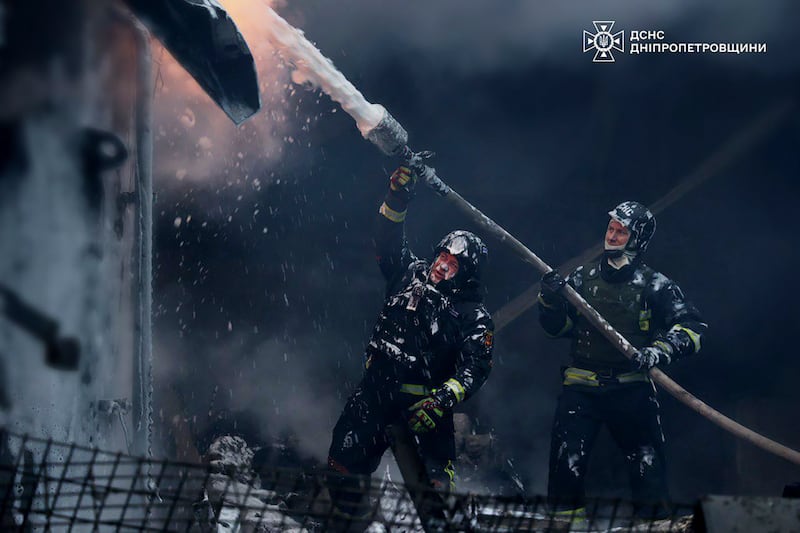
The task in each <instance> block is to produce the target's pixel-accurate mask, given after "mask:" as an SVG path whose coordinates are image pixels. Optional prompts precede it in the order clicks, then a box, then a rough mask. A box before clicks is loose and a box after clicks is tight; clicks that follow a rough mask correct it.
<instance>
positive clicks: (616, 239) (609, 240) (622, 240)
mask: <svg viewBox="0 0 800 533" xmlns="http://www.w3.org/2000/svg"><path fill="white" fill-rule="evenodd" d="M630 238H631V232H630V230H629V229H628V228H626V227H625V226H623V225H622V224H620V223H619V222H618V221H616V220H614V219H613V218H612V219H611V221H610V222H609V223H608V229H606V246H610V247H613V248H620V247H622V246H625V245H626V244H627V243H628V239H630Z"/></svg>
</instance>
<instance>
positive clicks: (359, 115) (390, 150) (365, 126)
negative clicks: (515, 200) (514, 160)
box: [265, 5, 800, 465]
mask: <svg viewBox="0 0 800 533" xmlns="http://www.w3.org/2000/svg"><path fill="white" fill-rule="evenodd" d="M265 16H266V17H267V18H268V20H269V23H270V24H269V27H270V28H269V30H270V33H269V35H268V36H267V37H268V38H269V40H270V42H271V43H272V45H273V46H274V47H275V48H276V50H277V51H278V53H279V54H280V56H281V57H282V58H283V60H284V61H285V62H287V63H288V64H289V65H290V66H291V67H292V68H293V69H294V70H293V72H292V80H293V81H294V82H295V83H310V84H312V85H313V86H315V87H317V88H319V89H321V90H322V91H323V92H325V93H326V94H327V95H328V96H330V97H331V99H332V100H334V101H336V102H338V103H339V104H340V105H341V106H342V109H343V110H344V111H345V112H347V113H348V114H349V115H350V116H351V117H353V119H354V120H355V121H356V125H357V126H358V129H359V131H360V132H361V135H362V136H363V137H364V138H365V139H367V140H369V141H370V142H372V143H373V144H374V145H376V146H377V147H378V148H379V149H380V150H381V151H382V152H383V153H384V154H386V155H388V156H392V157H398V158H402V159H404V160H406V161H407V162H408V164H409V166H411V167H412V168H413V169H414V172H415V173H416V174H417V175H418V177H419V178H420V179H422V180H423V181H424V182H425V183H426V184H427V185H428V186H429V187H430V188H431V189H433V190H434V191H435V192H436V193H437V194H439V195H440V196H442V197H443V198H445V199H446V200H448V201H449V202H450V203H451V204H453V205H455V206H456V207H457V208H458V209H459V210H460V211H462V212H463V213H464V214H466V215H467V217H468V218H469V219H470V220H472V221H473V222H475V223H477V224H478V225H479V226H481V227H482V228H483V229H484V230H486V231H487V232H488V233H490V234H492V235H493V236H494V237H495V238H497V239H498V240H499V241H500V242H502V243H505V244H506V245H508V246H510V247H511V248H512V249H513V250H514V251H515V252H516V253H517V255H519V256H520V257H521V258H522V259H523V260H524V261H526V262H528V263H530V264H531V265H533V267H534V268H536V270H538V271H539V272H540V273H541V274H544V273H546V272H549V271H550V270H552V269H551V268H550V266H549V265H547V263H545V262H544V261H542V260H541V259H540V258H539V257H538V256H537V255H536V254H534V253H533V252H532V251H531V250H529V249H528V248H527V247H526V246H525V245H524V244H522V243H521V242H520V241H518V240H517V239H516V238H515V237H514V236H513V235H511V234H510V233H508V232H507V231H506V230H505V229H503V228H502V227H501V226H499V225H498V224H497V223H495V222H494V221H493V220H491V219H490V218H489V217H487V216H486V215H484V214H483V213H482V212H480V211H479V210H478V209H477V208H475V207H474V206H473V205H472V204H470V203H469V202H467V201H466V200H465V199H464V198H463V197H461V195H459V194H458V193H457V192H456V191H454V190H453V189H452V188H450V187H449V186H448V185H447V184H446V183H444V182H443V181H442V180H441V179H440V178H439V177H438V176H437V175H436V170H435V169H434V168H432V167H430V166H428V165H426V164H425V160H426V159H427V158H428V157H429V156H430V153H429V152H414V151H413V150H411V148H409V146H408V132H406V130H405V129H404V128H403V126H402V125H401V124H400V123H399V122H397V120H395V119H394V118H393V117H392V116H391V115H390V114H389V112H388V111H387V110H386V109H385V108H384V107H383V106H381V105H379V104H372V103H370V102H368V101H367V100H366V99H365V98H364V96H363V95H362V94H361V93H360V92H359V91H358V90H357V89H356V88H355V87H354V86H353V85H352V84H351V83H350V82H349V81H347V79H346V78H345V77H344V75H342V73H341V72H339V71H338V70H336V68H335V67H334V66H333V63H332V62H331V61H330V60H329V59H327V58H326V57H324V56H323V55H322V54H321V53H320V51H319V50H317V49H316V48H315V47H314V45H312V44H311V43H310V42H309V41H308V40H307V39H306V38H305V36H304V35H303V32H301V31H300V30H298V29H296V28H293V27H292V26H291V25H289V24H288V23H287V22H286V21H285V20H283V19H282V18H281V17H280V16H279V15H278V14H277V13H275V12H274V11H273V10H272V9H271V8H269V7H268V6H266V5H265ZM561 292H562V294H563V295H564V297H565V298H566V299H567V300H568V301H569V302H570V303H571V304H572V305H574V306H575V307H576V308H578V310H579V311H580V312H581V313H583V314H584V315H585V316H586V317H587V319H588V320H589V321H590V322H591V323H592V324H593V325H594V326H595V327H596V328H597V329H598V330H599V331H600V332H601V333H602V334H603V336H605V337H606V338H607V339H608V340H609V341H610V342H611V343H612V344H613V345H614V346H616V347H617V348H618V349H619V350H620V351H621V352H622V353H623V354H625V356H626V357H628V358H629V359H630V358H631V357H633V355H634V354H635V353H636V348H635V347H634V346H632V345H631V344H630V343H629V342H628V341H627V340H626V339H625V338H624V337H623V336H622V335H620V334H619V332H617V331H616V330H615V329H614V328H613V327H612V326H611V325H610V324H609V323H608V322H607V321H606V320H605V319H604V318H603V317H602V316H601V315H600V314H599V313H597V311H595V310H594V309H593V308H592V307H591V306H589V304H587V303H586V301H585V300H584V299H583V298H582V297H581V296H580V295H579V294H578V293H577V292H575V290H574V289H572V287H570V286H569V285H567V286H565V287H563V289H562V290H561ZM650 376H651V377H652V378H653V381H655V382H656V383H658V384H659V385H660V386H661V387H662V388H664V389H666V390H667V392H669V393H670V394H672V395H673V396H674V397H675V398H677V399H678V400H680V401H681V402H683V403H684V404H686V405H688V406H689V407H691V408H692V409H694V410H695V411H697V412H698V413H700V414H701V415H703V416H704V417H706V418H708V419H709V420H711V421H712V422H714V423H715V424H717V425H719V426H720V427H722V428H723V429H725V430H726V431H729V432H730V433H733V434H734V435H736V436H737V437H740V438H743V439H745V440H747V441H749V442H751V443H752V444H755V445H756V446H759V447H760V448H762V449H764V450H766V451H768V452H770V453H773V454H775V455H778V456H779V457H782V458H784V459H786V460H787V461H790V462H792V463H795V464H797V465H800V452H797V451H795V450H792V449H790V448H788V447H786V446H784V445H782V444H780V443H778V442H775V441H773V440H770V439H768V438H767V437H764V436H763V435H760V434H759V433H756V432H755V431H752V430H751V429H749V428H746V427H744V426H742V425H741V424H739V423H738V422H736V421H734V420H732V419H730V418H728V417H726V416H725V415H723V414H722V413H720V412H718V411H716V410H714V409H713V408H711V407H710V406H708V405H706V404H705V403H704V402H702V401H701V400H699V399H698V398H696V397H695V396H693V395H692V394H691V393H689V392H688V391H687V390H686V389H684V388H683V387H681V386H680V385H678V384H677V383H675V382H674V381H673V380H672V379H670V378H669V377H668V376H667V375H666V374H664V372H662V371H661V370H659V369H657V368H653V369H652V370H650Z"/></svg>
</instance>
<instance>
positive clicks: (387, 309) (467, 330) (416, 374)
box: [366, 193, 494, 401]
mask: <svg viewBox="0 0 800 533" xmlns="http://www.w3.org/2000/svg"><path fill="white" fill-rule="evenodd" d="M405 213H406V211H405V205H404V202H399V201H397V198H396V197H395V196H394V195H392V194H391V193H390V194H388V195H387V197H386V201H385V202H384V203H383V205H382V206H381V209H380V215H379V217H378V222H377V235H376V239H375V245H376V251H377V261H378V265H379V267H380V269H381V272H382V274H383V276H384V278H385V279H386V299H385V300H384V304H383V308H382V309H381V312H380V315H379V316H378V320H377V322H376V324H375V327H374V329H373V332H372V336H371V337H370V340H369V343H368V345H367V348H366V355H367V361H368V364H378V365H381V364H382V365H384V366H385V365H387V364H388V365H389V366H391V367H392V369H393V372H394V373H395V375H396V380H397V381H398V382H399V383H415V384H421V385H424V386H427V387H431V388H439V387H441V386H443V385H445V384H446V386H447V387H449V388H450V389H451V390H452V391H453V392H454V393H455V396H456V400H457V401H462V400H464V399H466V398H469V397H470V396H471V395H473V394H474V393H475V392H476V391H477V390H478V389H479V388H480V387H481V386H482V385H483V383H484V382H485V381H486V378H487V377H488V375H489V372H490V370H491V367H492V341H493V334H494V324H493V323H492V319H491V316H490V315H489V313H488V311H487V310H486V308H485V307H484V305H483V302H482V296H481V292H480V291H481V288H480V286H479V282H478V280H476V279H470V281H469V283H467V284H466V286H450V285H446V286H445V287H446V289H445V290H439V289H438V288H437V287H436V286H434V285H432V284H430V283H428V273H429V270H430V264H429V263H428V262H427V261H424V260H420V259H418V258H417V257H416V256H415V255H414V254H413V253H412V252H411V250H410V249H409V248H408V244H407V241H406V238H405V231H404V220H405Z"/></svg>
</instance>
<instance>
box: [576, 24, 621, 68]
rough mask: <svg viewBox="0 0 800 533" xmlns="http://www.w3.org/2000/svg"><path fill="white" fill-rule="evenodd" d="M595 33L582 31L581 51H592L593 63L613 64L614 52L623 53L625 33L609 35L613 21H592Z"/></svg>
mask: <svg viewBox="0 0 800 533" xmlns="http://www.w3.org/2000/svg"><path fill="white" fill-rule="evenodd" d="M592 24H593V25H594V29H595V33H591V32H588V31H586V30H583V51H584V52H588V51H590V50H594V51H595V52H594V59H592V61H593V62H594V63H613V62H614V54H613V52H614V50H617V51H618V52H623V53H624V52H625V31H624V30H620V31H618V32H617V33H611V29H612V28H613V27H614V21H613V20H595V21H592Z"/></svg>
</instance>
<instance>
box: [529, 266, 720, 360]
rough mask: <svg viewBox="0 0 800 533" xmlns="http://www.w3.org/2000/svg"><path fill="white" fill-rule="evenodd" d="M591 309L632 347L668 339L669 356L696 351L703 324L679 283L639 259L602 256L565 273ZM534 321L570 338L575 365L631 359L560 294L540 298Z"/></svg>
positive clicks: (554, 335) (703, 329)
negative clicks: (621, 263) (619, 264)
mask: <svg viewBox="0 0 800 533" xmlns="http://www.w3.org/2000/svg"><path fill="white" fill-rule="evenodd" d="M567 283H569V284H570V285H571V286H572V287H573V288H574V289H575V290H576V291H577V292H578V294H580V295H581V296H582V297H583V298H584V299H585V300H586V301H587V302H588V303H589V305H591V306H592V307H593V308H594V309H596V310H597V311H598V312H599V313H600V314H601V315H602V316H603V317H604V318H605V319H606V320H607V321H608V322H609V323H610V324H611V325H612V326H613V327H614V328H615V329H616V330H617V331H619V332H620V333H621V334H622V335H623V336H624V337H625V338H626V339H628V341H630V342H631V344H633V345H634V346H635V347H637V348H642V347H644V346H648V345H650V344H652V343H653V342H654V341H656V340H661V341H663V342H668V343H669V344H670V345H671V346H672V348H673V350H674V355H673V359H675V358H680V357H683V356H686V355H690V354H694V353H697V352H698V351H699V350H700V343H701V338H702V335H703V333H704V332H705V330H706V328H707V326H706V324H704V323H703V322H702V319H701V317H700V313H699V312H698V310H697V309H696V308H695V307H694V305H692V304H691V303H690V302H689V301H688V300H686V298H685V296H684V294H683V292H682V291H681V289H680V287H678V285H677V284H676V283H675V282H674V281H672V280H670V279H669V278H667V277H666V276H664V275H663V274H661V273H659V272H656V271H655V270H653V269H652V268H650V267H648V266H647V265H645V264H644V263H640V262H638V263H635V264H632V265H627V266H625V267H623V268H622V269H619V270H615V269H614V268H613V267H611V266H610V265H608V263H607V262H606V261H605V260H601V261H600V262H599V263H598V262H595V263H590V264H587V265H584V266H581V267H578V268H577V269H576V270H575V271H574V272H573V273H572V274H570V276H569V277H568V278H567ZM539 310H540V313H539V321H540V323H541V325H542V327H543V328H544V330H545V332H546V333H547V334H548V335H550V336H552V337H569V338H571V339H572V346H571V349H570V355H571V356H572V358H573V365H574V366H575V367H578V368H587V369H591V370H596V369H605V368H611V369H619V370H625V369H628V370H629V369H630V362H629V361H628V360H627V359H626V358H625V356H624V355H622V354H621V353H620V352H619V351H618V350H617V349H616V348H615V347H614V346H613V345H612V344H611V343H610V342H609V341H608V340H607V339H606V338H605V337H603V336H602V335H601V334H600V333H599V332H598V331H597V329H596V328H595V327H594V326H592V325H591V324H590V323H589V321H588V320H586V318H585V317H584V316H583V315H581V314H580V313H579V312H578V311H577V310H576V309H575V308H574V307H573V306H572V305H570V304H568V303H567V302H565V301H564V300H560V301H558V302H547V301H545V300H544V299H542V298H541V297H540V298H539Z"/></svg>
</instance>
